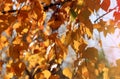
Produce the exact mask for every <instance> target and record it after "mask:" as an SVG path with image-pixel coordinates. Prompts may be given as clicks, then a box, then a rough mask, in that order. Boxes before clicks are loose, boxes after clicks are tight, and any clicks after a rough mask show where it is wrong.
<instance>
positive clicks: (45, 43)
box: [44, 39, 49, 47]
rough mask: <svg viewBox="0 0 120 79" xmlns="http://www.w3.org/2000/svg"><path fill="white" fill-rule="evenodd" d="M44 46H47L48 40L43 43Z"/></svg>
mask: <svg viewBox="0 0 120 79" xmlns="http://www.w3.org/2000/svg"><path fill="white" fill-rule="evenodd" d="M44 45H45V46H46V47H47V46H49V40H48V39H47V40H46V41H45V42H44Z"/></svg>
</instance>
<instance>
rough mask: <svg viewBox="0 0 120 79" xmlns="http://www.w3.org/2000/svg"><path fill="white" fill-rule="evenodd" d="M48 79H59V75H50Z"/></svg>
mask: <svg viewBox="0 0 120 79" xmlns="http://www.w3.org/2000/svg"><path fill="white" fill-rule="evenodd" d="M49 79H60V76H59V75H51V76H50V78H49Z"/></svg>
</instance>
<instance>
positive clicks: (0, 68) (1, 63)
mask: <svg viewBox="0 0 120 79" xmlns="http://www.w3.org/2000/svg"><path fill="white" fill-rule="evenodd" d="M2 65H3V61H0V71H1V70H2Z"/></svg>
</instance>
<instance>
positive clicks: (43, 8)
mask: <svg viewBox="0 0 120 79" xmlns="http://www.w3.org/2000/svg"><path fill="white" fill-rule="evenodd" d="M116 2H117V6H116V7H114V8H112V9H111V8H109V6H110V5H111V1H110V0H102V1H101V0H0V77H1V78H3V79H98V78H97V77H99V75H98V72H95V70H96V68H97V67H99V68H101V69H103V68H105V64H103V63H104V62H102V61H100V63H99V64H98V62H99V59H100V57H99V54H98V50H97V49H96V48H95V47H87V44H88V43H87V41H86V40H85V38H88V39H91V38H92V37H93V29H97V30H98V32H103V34H104V36H106V35H107V34H112V33H114V31H115V29H116V28H120V25H119V24H120V0H116ZM99 9H103V10H104V11H105V12H106V13H105V14H103V15H102V16H99V17H98V18H96V20H95V21H94V23H92V22H91V19H90V16H91V14H94V13H97V12H98V11H99ZM112 11H114V13H113V16H114V19H110V20H109V21H104V20H103V19H102V17H104V16H105V15H107V14H108V13H110V12H112ZM99 46H100V47H102V43H101V40H99ZM71 52H72V55H73V54H74V56H75V57H73V56H70V57H71V58H72V59H71V60H69V61H70V62H69V63H67V65H66V66H64V65H65V64H64V63H65V62H66V60H67V59H66V58H67V57H68V56H69V55H71V54H70V53H71ZM104 60H105V59H104ZM69 64H70V65H69ZM118 64H119V61H118ZM98 70H99V69H98ZM106 71H107V68H106ZM111 73H112V72H111ZM103 79H107V78H103Z"/></svg>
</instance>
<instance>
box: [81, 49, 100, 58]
mask: <svg viewBox="0 0 120 79" xmlns="http://www.w3.org/2000/svg"><path fill="white" fill-rule="evenodd" d="M82 57H83V58H86V59H89V60H96V58H98V50H97V49H96V48H94V47H89V48H87V49H86V50H85V51H84V52H83V55H82Z"/></svg>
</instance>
